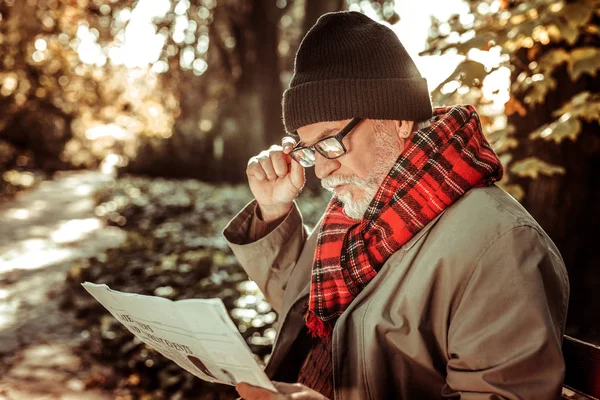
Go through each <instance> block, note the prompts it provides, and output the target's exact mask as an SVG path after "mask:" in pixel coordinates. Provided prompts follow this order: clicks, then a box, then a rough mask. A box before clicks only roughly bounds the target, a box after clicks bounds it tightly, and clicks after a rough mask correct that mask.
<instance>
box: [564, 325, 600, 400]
mask: <svg viewBox="0 0 600 400" xmlns="http://www.w3.org/2000/svg"><path fill="white" fill-rule="evenodd" d="M562 349H563V355H564V357H565V364H566V374H565V384H564V386H565V387H566V388H567V389H570V390H572V391H573V392H575V393H577V394H579V395H584V396H587V398H591V399H598V400H600V347H599V346H595V345H593V344H591V343H587V342H584V341H581V340H578V339H575V338H572V337H570V336H566V335H565V337H564V340H563V346H562ZM564 398H567V399H568V398H581V397H570V396H568V397H564Z"/></svg>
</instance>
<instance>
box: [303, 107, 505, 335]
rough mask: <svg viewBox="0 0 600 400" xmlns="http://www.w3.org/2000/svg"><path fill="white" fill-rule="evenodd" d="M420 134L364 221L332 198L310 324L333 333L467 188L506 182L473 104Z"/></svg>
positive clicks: (439, 111)
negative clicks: (393, 260)
mask: <svg viewBox="0 0 600 400" xmlns="http://www.w3.org/2000/svg"><path fill="white" fill-rule="evenodd" d="M432 121H433V123H432V125H430V126H429V127H427V128H424V129H421V130H419V131H417V132H415V133H414V134H413V136H412V138H411V139H410V140H409V141H407V143H406V148H405V150H404V151H403V153H402V155H401V156H400V157H399V158H398V160H397V161H396V163H395V164H394V166H393V167H392V169H391V170H390V172H389V174H388V175H387V177H386V178H385V179H384V181H383V183H382V184H381V186H380V188H379V190H378V192H377V194H376V195H375V198H374V199H373V201H372V202H371V204H370V206H369V208H368V209H367V211H366V212H365V215H364V217H363V219H362V220H361V221H360V222H357V221H354V220H352V219H350V218H349V217H348V216H346V214H345V213H344V211H343V205H342V203H341V202H340V201H339V200H338V199H337V197H336V196H334V197H333V198H332V199H331V202H330V203H329V205H328V206H327V210H326V211H325V216H324V217H323V222H322V224H321V229H320V231H319V234H318V237H317V248H316V250H315V257H314V264H313V268H312V284H311V288H310V296H309V301H308V310H307V313H306V326H307V327H308V330H309V332H310V333H311V334H312V335H313V336H320V337H326V336H328V335H329V334H330V332H331V330H332V328H333V325H334V324H335V321H336V320H337V318H338V317H339V316H340V315H341V314H342V313H343V312H344V310H345V309H346V308H347V307H348V305H349V304H350V303H351V302H352V300H354V298H355V297H356V296H357V295H358V294H359V293H360V291H361V290H362V289H363V288H364V287H366V286H367V285H368V283H369V282H370V281H371V279H373V278H374V277H375V275H377V272H378V271H379V269H380V268H381V267H382V265H383V264H384V263H385V262H386V260H387V259H388V258H389V257H390V256H391V255H392V254H393V253H394V252H396V251H397V250H398V249H400V247H402V245H404V244H405V243H406V242H408V241H409V240H410V239H411V238H412V237H413V236H414V235H415V234H416V233H417V232H419V231H420V230H421V229H422V228H423V227H424V226H425V225H427V223H429V222H430V221H431V220H433V219H434V218H435V217H436V216H437V215H438V214H440V213H441V212H442V211H443V210H444V209H446V208H447V207H449V206H450V205H452V203H454V202H455V201H456V200H458V199H459V198H460V197H461V196H462V195H464V194H465V193H466V192H467V191H468V190H469V189H471V188H473V187H481V186H488V185H491V184H493V183H494V182H496V181H499V180H500V179H501V178H502V174H503V169H502V165H501V164H500V160H498V157H497V156H496V154H495V153H494V151H493V150H492V148H491V146H490V145H489V143H488V142H487V140H486V139H485V137H484V136H483V133H482V131H481V124H480V122H479V117H478V115H477V112H476V111H475V109H474V108H473V106H456V107H440V108H436V109H435V111H434V115H433V120H432Z"/></svg>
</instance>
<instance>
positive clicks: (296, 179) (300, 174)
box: [290, 160, 306, 191]
mask: <svg viewBox="0 0 600 400" xmlns="http://www.w3.org/2000/svg"><path fill="white" fill-rule="evenodd" d="M290 167H291V171H290V179H291V180H292V185H294V187H295V188H296V189H298V190H299V191H300V190H301V189H302V188H303V187H304V184H305V183H306V174H305V171H304V167H303V166H302V165H300V163H299V162H297V161H295V160H292V162H291V164H290Z"/></svg>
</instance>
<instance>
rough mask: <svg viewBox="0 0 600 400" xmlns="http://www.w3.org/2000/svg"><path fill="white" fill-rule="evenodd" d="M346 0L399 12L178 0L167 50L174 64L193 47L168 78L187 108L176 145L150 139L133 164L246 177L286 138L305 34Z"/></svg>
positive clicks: (136, 168) (167, 23)
mask: <svg viewBox="0 0 600 400" xmlns="http://www.w3.org/2000/svg"><path fill="white" fill-rule="evenodd" d="M181 4H184V6H181ZM346 6H349V7H353V8H354V9H356V10H364V8H365V7H371V9H372V10H374V11H375V12H376V13H377V14H378V15H379V16H380V17H381V18H382V19H385V20H387V21H390V22H395V21H397V20H398V16H397V14H395V12H394V11H393V1H383V0H379V1H372V2H366V3H365V2H362V3H359V2H358V1H348V3H347V4H346V2H345V1H344V0H327V1H325V0H323V1H308V0H305V1H302V0H287V1H286V0H279V1H268V0H254V1H250V0H235V1H233V0H232V1H228V2H219V3H217V2H213V1H180V2H174V3H171V7H172V8H171V10H170V11H169V12H168V13H167V14H166V16H165V19H164V21H161V22H159V23H158V26H160V27H161V28H160V29H167V30H168V31H169V32H170V35H169V36H168V42H167V44H166V45H165V46H164V47H163V53H162V55H161V58H162V59H163V60H164V62H165V63H168V64H169V65H170V68H172V67H173V66H174V65H173V64H174V62H173V61H170V62H169V60H176V58H175V57H174V56H175V55H177V54H179V55H180V57H179V60H180V61H181V60H185V59H186V57H188V56H187V54H189V58H188V61H187V62H185V63H182V62H180V63H179V64H180V67H181V71H178V72H174V73H171V74H170V76H169V77H168V78H167V79H176V80H180V82H181V83H182V84H179V85H176V86H178V88H179V89H178V93H179V99H180V107H181V115H180V116H179V118H178V119H177V121H176V123H175V128H174V133H173V137H172V138H170V139H169V143H168V145H167V146H161V145H160V144H157V143H156V141H155V140H153V141H152V142H147V143H146V145H145V146H144V147H143V149H142V150H141V153H140V156H139V157H137V158H136V159H135V160H133V161H132V162H131V163H130V164H129V165H128V167H127V169H126V170H127V171H129V172H138V173H149V174H160V175H170V176H194V177H198V178H201V179H203V180H209V181H210V180H213V181H222V180H226V181H245V179H246V176H245V166H246V163H247V161H248V158H249V157H250V156H252V155H254V154H257V153H258V152H259V151H261V150H264V149H265V148H267V147H269V146H270V145H271V144H278V143H280V142H281V137H282V136H283V134H284V130H283V124H282V122H281V97H282V93H283V90H284V87H285V86H287V84H288V82H289V79H290V78H291V74H292V72H293V61H294V56H295V53H296V49H297V47H298V45H299V43H300V40H301V39H302V37H303V36H304V35H305V34H306V31H307V30H308V29H309V28H310V27H311V26H312V25H313V24H314V23H315V22H316V20H317V18H318V17H319V16H321V15H322V14H323V13H326V12H331V11H339V10H342V9H344V8H345V7H346ZM178 8H179V11H178ZM184 16H185V18H187V21H188V22H186V23H183V24H179V25H180V26H182V25H183V26H187V29H186V30H185V34H184V35H177V32H178V27H177V26H178V23H177V21H178V19H180V18H182V17H184ZM190 27H192V28H194V29H189V28H190ZM196 27H198V28H197V29H196ZM208 43H210V46H209V45H208ZM195 57H196V59H195V60H194V58H195ZM198 60H202V61H198ZM197 66H200V67H201V68H200V70H198V69H197V68H196V67H197ZM175 76H177V78H174V77H175Z"/></svg>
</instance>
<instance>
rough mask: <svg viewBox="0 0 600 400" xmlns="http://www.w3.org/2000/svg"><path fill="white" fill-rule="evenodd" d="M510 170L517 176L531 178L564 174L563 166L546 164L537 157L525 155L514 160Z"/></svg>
mask: <svg viewBox="0 0 600 400" xmlns="http://www.w3.org/2000/svg"><path fill="white" fill-rule="evenodd" d="M510 171H511V172H512V173H513V174H515V175H517V176H521V177H529V178H532V179H537V178H538V177H539V176H541V175H546V176H553V175H564V174H565V173H566V171H565V169H564V167H561V166H558V165H552V164H548V163H547V162H545V161H542V160H540V159H539V158H537V157H527V158H525V159H523V160H519V161H517V162H515V163H514V164H513V165H512V167H511V168H510Z"/></svg>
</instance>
